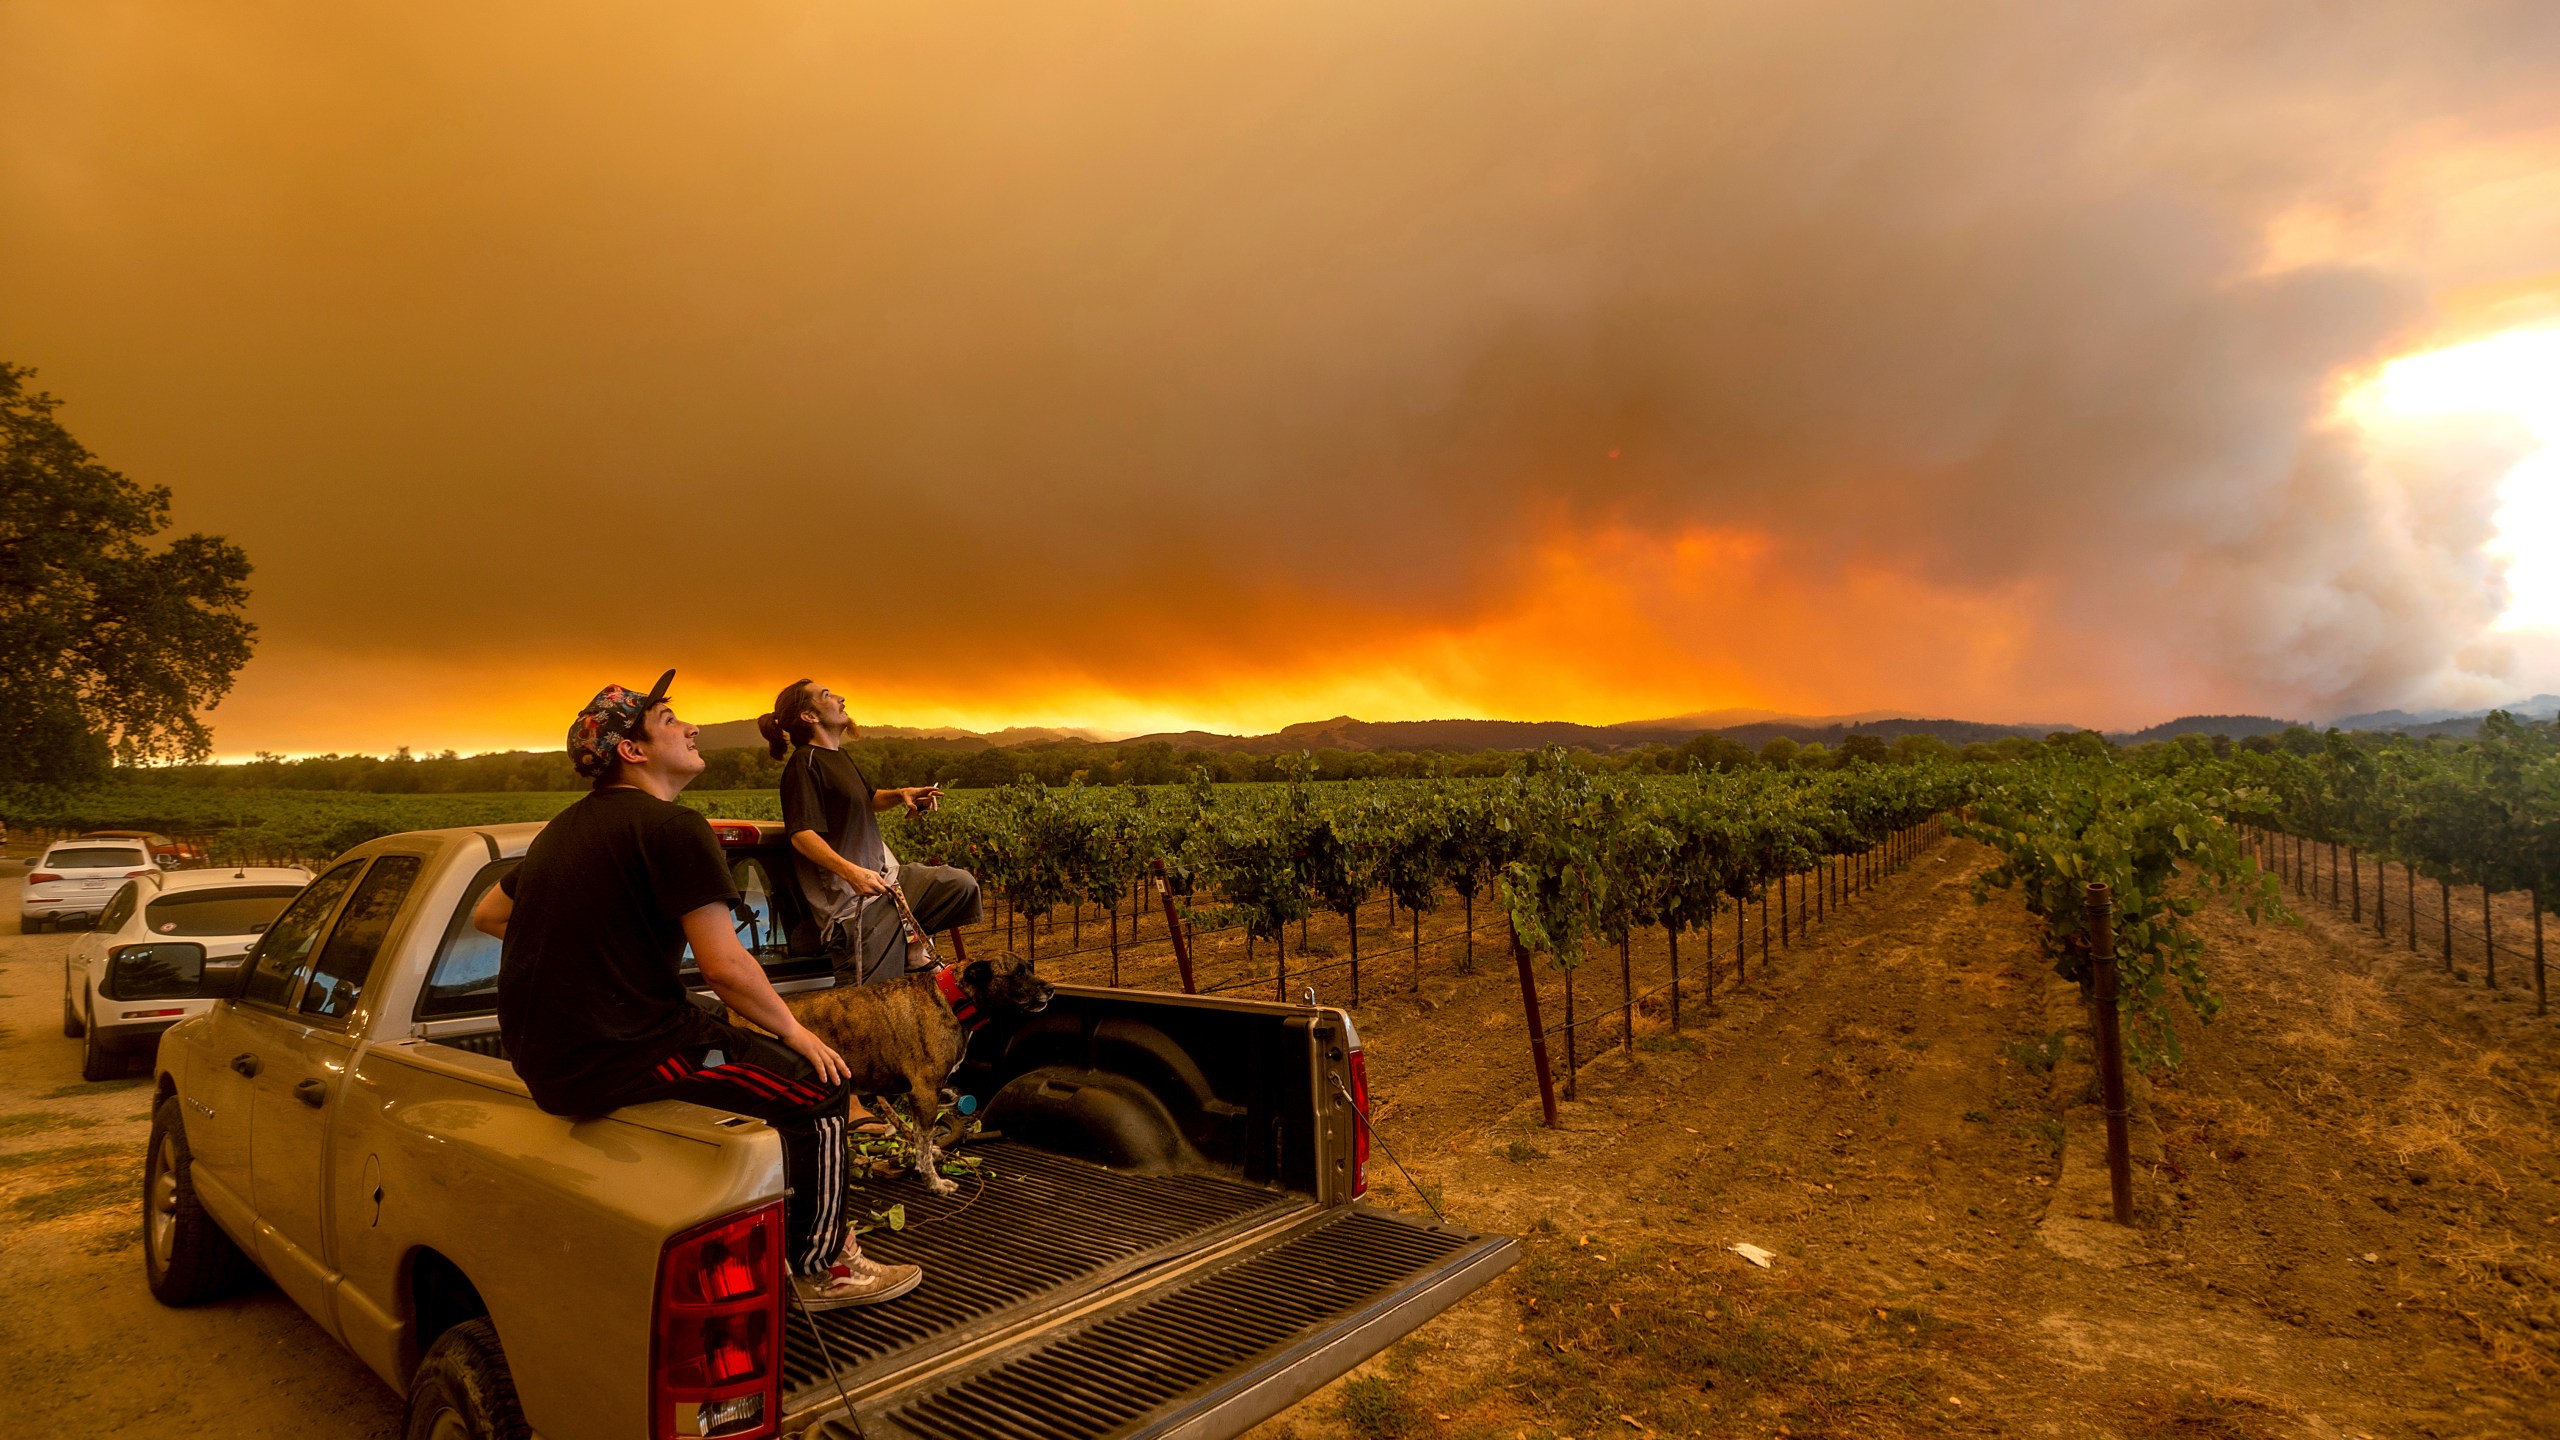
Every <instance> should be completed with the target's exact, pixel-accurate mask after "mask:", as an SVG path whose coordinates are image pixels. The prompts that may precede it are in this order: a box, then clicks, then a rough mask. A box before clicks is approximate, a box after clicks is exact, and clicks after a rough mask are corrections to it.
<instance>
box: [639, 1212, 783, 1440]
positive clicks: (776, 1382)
mask: <svg viewBox="0 0 2560 1440" xmlns="http://www.w3.org/2000/svg"><path fill="white" fill-rule="evenodd" d="M784 1283H785V1282H784V1280H783V1277H782V1206H781V1205H780V1203H778V1202H777V1203H775V1204H772V1205H767V1206H765V1207H764V1208H763V1209H761V1210H750V1211H747V1212H746V1213H745V1214H742V1215H732V1216H729V1217H728V1218H727V1219H724V1220H715V1221H713V1222H711V1223H710V1224H708V1225H703V1226H698V1227H696V1228H694V1229H692V1230H688V1231H686V1232H685V1233H683V1234H681V1235H678V1236H677V1237H676V1238H674V1239H673V1240H670V1241H668V1242H667V1248H666V1250H665V1252H664V1253H662V1254H661V1255H660V1256H659V1257H658V1299H657V1310H656V1313H655V1315H654V1317H653V1319H652V1321H651V1326H650V1344H649V1392H650V1393H649V1415H650V1430H649V1433H650V1434H651V1435H653V1436H656V1437H658V1440H676V1437H691V1436H719V1437H721V1440H754V1437H756V1436H762V1435H771V1434H773V1433H774V1431H775V1430H776V1429H777V1428H778V1427H779V1425H780V1423H781V1420H782V1318H783V1309H782V1306H783V1293H782V1287H783V1284H784Z"/></svg>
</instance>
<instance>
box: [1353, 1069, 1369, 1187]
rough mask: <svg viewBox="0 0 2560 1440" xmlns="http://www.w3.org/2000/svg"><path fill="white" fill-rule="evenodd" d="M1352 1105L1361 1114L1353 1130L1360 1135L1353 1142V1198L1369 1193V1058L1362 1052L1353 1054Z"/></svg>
mask: <svg viewBox="0 0 2560 1440" xmlns="http://www.w3.org/2000/svg"><path fill="white" fill-rule="evenodd" d="M1351 1103H1352V1105H1353V1107H1354V1108H1356V1109H1358V1110H1359V1112H1360V1119H1358V1120H1355V1121H1353V1122H1351V1123H1352V1128H1353V1129H1355V1130H1358V1131H1359V1132H1360V1133H1359V1134H1358V1135H1356V1136H1354V1137H1353V1139H1352V1141H1351V1198H1353V1199H1354V1200H1357V1199H1359V1198H1360V1197H1361V1196H1363V1195H1366V1194H1368V1193H1369V1126H1368V1124H1367V1123H1366V1122H1367V1120H1368V1118H1369V1057H1368V1056H1367V1055H1366V1054H1364V1053H1362V1052H1361V1051H1358V1050H1354V1051H1352V1052H1351Z"/></svg>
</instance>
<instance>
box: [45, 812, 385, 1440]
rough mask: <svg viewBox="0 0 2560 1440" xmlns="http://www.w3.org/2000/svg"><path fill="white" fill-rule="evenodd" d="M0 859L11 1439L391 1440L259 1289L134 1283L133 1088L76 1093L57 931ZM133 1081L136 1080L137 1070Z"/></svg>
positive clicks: (362, 1386) (345, 1381) (138, 1093)
mask: <svg viewBox="0 0 2560 1440" xmlns="http://www.w3.org/2000/svg"><path fill="white" fill-rule="evenodd" d="M23 860H24V856H23V855H22V854H16V853H15V852H13V858H11V859H8V860H5V861H0V1392H5V1393H6V1394H7V1395H9V1396H10V1397H11V1409H12V1411H13V1414H12V1415H11V1417H10V1423H9V1424H8V1425H7V1426H6V1427H5V1428H6V1429H7V1430H8V1432H9V1433H12V1434H26V1435H42V1434H52V1435H124V1434H133V1435H144V1434H149V1435H209V1436H210V1435H240V1436H250V1435H257V1436H267V1435H302V1436H311V1437H319V1436H331V1437H336V1436H348V1437H369V1436H393V1435H398V1434H399V1433H400V1431H401V1420H402V1411H401V1406H400V1401H399V1398H398V1397H397V1396H395V1395H393V1394H392V1393H391V1391H390V1389H389V1388H388V1387H387V1386H385V1385H384V1384H383V1383H382V1382H381V1381H380V1380H379V1379H377V1378H375V1376H374V1374H373V1372H372V1371H370V1370H367V1369H365V1368H364V1367H363V1366H362V1365H360V1364H358V1363H357V1362H356V1360H355V1359H354V1357H352V1356H350V1355H348V1354H347V1353H346V1352H345V1351H344V1350H342V1349H340V1348H339V1347H338V1343H337V1341H335V1340H333V1339H331V1338H330V1337H329V1336H328V1335H327V1334H326V1333H325V1332H323V1331H322V1330H321V1328H320V1327H319V1326H318V1325H315V1324H313V1323H312V1322H311V1320H310V1318H309V1317H308V1316H306V1315H304V1314H303V1313H302V1310H301V1308H300V1307H298V1306H296V1305H295V1304H294V1303H293V1302H292V1301H290V1300H288V1299H286V1298H284V1296H282V1295H281V1294H278V1293H277V1292H276V1291H274V1290H272V1289H266V1288H260V1289H257V1290H254V1291H252V1292H250V1293H248V1294H245V1295H241V1296H238V1297H236V1298H233V1299H229V1300H223V1301H218V1302H215V1303H213V1304H209V1305H203V1306H198V1307H196V1308H193V1309H188V1310H171V1309H168V1308H166V1307H165V1306H162V1305H161V1304H159V1303H158V1302H157V1301H155V1300H153V1299H152V1298H151V1292H150V1290H149V1289H148V1288H147V1287H145V1286H144V1284H143V1279H142V1231H141V1216H142V1153H143V1147H144V1143H145V1140H146V1138H147V1137H148V1135H149V1133H150V1129H151V1115H150V1102H151V1090H150V1081H149V1080H148V1079H147V1078H136V1079H131V1080H110V1081H102V1082H99V1083H97V1084H89V1083H87V1082H84V1081H82V1080H81V1078H80V1042H79V1041H77V1040H69V1039H65V1038H64V1037H63V1034H62V965H63V952H64V951H65V950H66V949H67V948H68V947H69V945H70V943H71V937H70V936H69V935H65V934H45V935H21V934H19V933H18V928H17V923H16V922H17V918H18V884H19V878H20V877H21V876H23V875H24V874H25V873H26V868H25V865H24V863H23ZM141 1068H143V1067H140V1066H137V1070H140V1069H141Z"/></svg>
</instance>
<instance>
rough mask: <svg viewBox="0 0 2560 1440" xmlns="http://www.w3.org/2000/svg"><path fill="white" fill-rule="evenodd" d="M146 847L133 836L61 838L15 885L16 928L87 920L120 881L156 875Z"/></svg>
mask: <svg viewBox="0 0 2560 1440" xmlns="http://www.w3.org/2000/svg"><path fill="white" fill-rule="evenodd" d="M159 873H160V867H159V866H158V865H157V864H155V863H153V861H152V859H151V851H150V849H149V848H148V847H147V846H145V845H143V844H142V843H140V842H139V841H133V840H64V841H60V842H57V843H56V844H54V845H51V846H49V847H47V848H46V850H45V852H44V854H43V855H41V856H39V857H37V859H36V866H35V868H34V869H33V870H30V871H28V872H27V879H26V883H25V884H23V885H21V886H20V887H19V888H18V933H19V934H21V935H32V934H34V933H35V932H36V931H38V930H41V929H43V928H44V927H45V926H46V925H49V924H59V923H61V922H62V921H65V920H87V919H90V918H91V917H93V916H95V915H96V914H97V913H98V912H99V911H101V910H104V909H106V908H107V902H108V901H109V900H112V899H114V898H115V894H116V891H117V890H118V889H120V888H121V887H122V886H123V885H124V882H126V881H127V880H131V879H133V878H134V877H136V876H139V875H157V874H159Z"/></svg>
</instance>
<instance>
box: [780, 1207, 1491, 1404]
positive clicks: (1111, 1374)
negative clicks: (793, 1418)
mask: <svg viewBox="0 0 2560 1440" xmlns="http://www.w3.org/2000/svg"><path fill="white" fill-rule="evenodd" d="M1517 1254H1518V1246H1517V1243H1516V1242H1514V1241H1511V1240H1508V1239H1504V1238H1500V1237H1493V1236H1484V1235H1477V1234H1473V1233H1470V1232H1468V1231H1464V1230H1457V1229H1453V1228H1451V1227H1448V1226H1445V1225H1435V1224H1432V1223H1430V1222H1428V1221H1424V1220H1417V1219H1413V1218H1409V1217H1407V1216H1403V1215H1396V1214H1391V1213H1388V1212H1384V1211H1377V1210H1371V1209H1368V1208H1366V1207H1349V1208H1344V1209H1337V1210H1334V1211H1331V1212H1329V1213H1326V1214H1323V1215H1321V1216H1316V1217H1311V1218H1310V1219H1308V1220H1307V1221H1306V1222H1305V1223H1303V1224H1301V1225H1299V1226H1297V1227H1296V1228H1294V1229H1293V1230H1291V1231H1289V1232H1287V1233H1285V1234H1283V1235H1280V1236H1276V1237H1272V1238H1269V1239H1265V1240H1262V1241H1259V1242H1256V1243H1255V1244H1253V1245H1251V1246H1249V1247H1247V1248H1246V1249H1245V1250H1243V1251H1241V1252H1239V1253H1237V1254H1235V1255H1232V1256H1230V1257H1229V1258H1227V1259H1225V1260H1223V1261H1220V1262H1218V1263H1216V1264H1213V1265H1211V1266H1209V1267H1207V1268H1206V1269H1204V1270H1202V1271H1200V1272H1198V1273H1195V1274H1192V1275H1189V1276H1186V1277H1183V1278H1182V1279H1179V1280H1176V1281H1173V1282H1171V1283H1168V1284H1166V1285H1163V1286H1160V1287H1158V1288H1156V1289H1154V1290H1152V1291H1148V1292H1143V1293H1140V1294H1137V1295H1133V1296H1131V1297H1129V1298H1128V1299H1126V1300H1123V1301H1119V1302H1117V1303H1114V1304H1112V1305H1109V1306H1106V1307H1104V1308H1102V1309H1100V1310H1098V1311H1095V1312H1093V1313H1091V1314H1089V1315H1086V1316H1084V1317H1082V1318H1079V1319H1074V1320H1070V1321H1068V1322H1066V1323H1065V1324H1064V1325H1062V1326H1059V1327H1057V1328H1054V1329H1052V1330H1050V1331H1048V1332H1046V1333H1041V1334H1037V1335H1034V1336H1031V1337H1027V1338H1026V1339H1025V1340H1024V1341H1023V1342H1021V1343H1018V1344H1016V1345H1013V1346H1010V1347H1008V1348H1006V1349H1003V1350H1000V1351H997V1352H995V1353H992V1354H987V1355H983V1356H981V1357H979V1358H976V1359H974V1360H972V1361H969V1362H967V1363H965V1364H963V1365H961V1366H958V1367H956V1368H954V1369H951V1370H948V1371H945V1372H943V1373H941V1374H938V1375H935V1376H932V1377H930V1378H928V1379H926V1380H925V1381H923V1382H922V1383H921V1384H918V1385H911V1386H908V1387H906V1388H905V1389H904V1390H902V1391H901V1392H899V1393H898V1394H897V1395H895V1396H894V1397H890V1398H888V1399H887V1400H886V1402H885V1403H882V1404H873V1403H865V1402H863V1401H861V1400H857V1402H856V1405H857V1410H856V1413H857V1414H858V1415H860V1416H861V1421H862V1423H861V1424H859V1425H852V1424H847V1423H845V1422H844V1421H843V1419H842V1418H840V1417H830V1418H829V1419H828V1420H827V1421H826V1423H825V1424H824V1425H823V1426H822V1428H821V1429H820V1431H819V1434H820V1436H821V1437H823V1440H857V1437H865V1440H889V1437H892V1436H894V1437H897V1440H958V1437H967V1440H1136V1437H1153V1440H1180V1437H1187V1436H1194V1435H1231V1434H1234V1433H1236V1432H1238V1431H1240V1430H1242V1429H1244V1428H1245V1427H1246V1426H1249V1425H1251V1424H1252V1423H1254V1422H1255V1421H1257V1420H1260V1419H1262V1418H1265V1417H1267V1416H1269V1415H1272V1414H1275V1413H1277V1412H1278V1411H1279V1410H1281V1409H1282V1408H1284V1407H1285V1406H1287V1405H1288V1404H1290V1403H1292V1402H1294V1401H1296V1400H1298V1399H1300V1398H1302V1397H1304V1396H1305V1395H1307V1394H1309V1393H1311V1392H1312V1391H1314V1390H1315V1389H1316V1388H1317V1387H1319V1386H1321V1385H1322V1384H1324V1383H1325V1382H1327V1381H1329V1380H1331V1379H1333V1378H1334V1377H1336V1376H1338V1375H1340V1374H1342V1373H1343V1372H1344V1371H1346V1370H1348V1369H1349V1368H1350V1367H1351V1366H1352V1365H1354V1364H1357V1363H1358V1362H1359V1361H1360V1360H1361V1359H1363V1358H1365V1357H1366V1356H1368V1355H1369V1354H1371V1353H1372V1352H1374V1351H1375V1350H1376V1349H1378V1348H1379V1346H1380V1345H1382V1344H1384V1343H1385V1342H1386V1341H1387V1340H1390V1339H1392V1338H1394V1337H1395V1336H1397V1335H1402V1334H1404V1333H1406V1332H1407V1331H1409V1330H1411V1329H1412V1328H1413V1327H1414V1326H1415V1325H1418V1324H1420V1323H1421V1322H1422V1320H1424V1319H1426V1318H1428V1317H1429V1316H1431V1315H1434V1314H1437V1313H1439V1311H1440V1310H1442V1309H1443V1308H1445V1307H1446V1306H1447V1305H1449V1304H1450V1303H1451V1302H1453V1301H1454V1300H1456V1299H1458V1298H1459V1297H1461V1296H1464V1295H1466V1294H1467V1293H1469V1292H1471V1291H1473V1290H1474V1289H1475V1288H1476V1287H1477V1286H1478V1285H1480V1284H1482V1283H1483V1281H1484V1280H1485V1279H1486V1278H1488V1277H1489V1276H1490V1275H1492V1274H1493V1273H1494V1272H1497V1271H1499V1270H1501V1269H1502V1268H1504V1267H1505V1266H1508V1265H1509V1264H1510V1263H1511V1262H1512V1260H1513V1259H1514V1258H1515V1257H1516V1256H1517Z"/></svg>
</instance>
